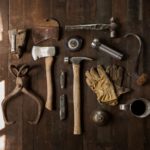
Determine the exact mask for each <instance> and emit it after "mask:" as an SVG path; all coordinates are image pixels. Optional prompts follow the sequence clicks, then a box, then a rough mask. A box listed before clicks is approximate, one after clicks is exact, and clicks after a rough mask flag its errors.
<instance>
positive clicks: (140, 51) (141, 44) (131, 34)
mask: <svg viewBox="0 0 150 150" xmlns="http://www.w3.org/2000/svg"><path fill="white" fill-rule="evenodd" d="M129 36H133V37H135V38H136V39H137V40H138V42H139V49H138V55H137V58H136V64H135V70H134V71H135V73H136V74H138V71H139V64H140V63H139V60H140V55H141V53H142V50H143V43H142V40H141V38H140V37H139V36H138V35H137V34H134V33H127V34H125V35H124V38H127V37H129Z"/></svg>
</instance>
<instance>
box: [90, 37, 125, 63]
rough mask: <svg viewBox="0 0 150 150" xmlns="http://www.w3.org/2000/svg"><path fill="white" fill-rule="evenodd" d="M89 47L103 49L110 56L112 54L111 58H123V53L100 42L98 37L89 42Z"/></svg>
mask: <svg viewBox="0 0 150 150" xmlns="http://www.w3.org/2000/svg"><path fill="white" fill-rule="evenodd" d="M91 47H92V48H94V49H98V50H100V51H103V52H105V53H107V54H109V55H110V56H112V57H113V58H116V59H119V60H121V59H122V58H123V54H121V53H120V52H117V51H116V50H113V49H112V48H110V47H108V46H106V45H104V44H102V43H101V42H100V41H99V39H97V38H95V39H93V41H92V43H91Z"/></svg>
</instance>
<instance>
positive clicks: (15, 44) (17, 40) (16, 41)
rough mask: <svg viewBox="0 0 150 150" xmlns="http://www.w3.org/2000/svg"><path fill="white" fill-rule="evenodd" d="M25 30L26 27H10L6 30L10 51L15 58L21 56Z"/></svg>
mask: <svg viewBox="0 0 150 150" xmlns="http://www.w3.org/2000/svg"><path fill="white" fill-rule="evenodd" d="M26 32H27V31H26V29H11V30H9V31H8V34H9V41H10V44H11V53H13V54H15V56H16V57H17V58H20V57H21V56H22V53H23V52H22V51H23V48H24V44H25V38H26Z"/></svg>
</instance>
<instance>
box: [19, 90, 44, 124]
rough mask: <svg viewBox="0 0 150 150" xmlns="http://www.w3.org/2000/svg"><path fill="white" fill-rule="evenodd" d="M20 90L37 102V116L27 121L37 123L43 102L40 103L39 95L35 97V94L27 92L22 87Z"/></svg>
mask: <svg viewBox="0 0 150 150" xmlns="http://www.w3.org/2000/svg"><path fill="white" fill-rule="evenodd" d="M22 92H23V93H24V94H26V95H28V96H29V97H31V98H32V99H33V100H34V101H35V103H36V104H37V106H38V113H37V116H36V118H35V120H33V121H28V123H29V124H37V123H38V122H39V120H40V117H41V114H42V108H43V104H42V101H41V100H40V98H39V97H37V96H36V95H35V94H33V93H32V92H31V91H30V92H29V91H28V90H27V89H25V88H23V89H22Z"/></svg>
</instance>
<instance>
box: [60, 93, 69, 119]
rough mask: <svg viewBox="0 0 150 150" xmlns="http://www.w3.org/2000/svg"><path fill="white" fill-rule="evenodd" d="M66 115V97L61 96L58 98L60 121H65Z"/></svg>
mask: <svg viewBox="0 0 150 150" xmlns="http://www.w3.org/2000/svg"><path fill="white" fill-rule="evenodd" d="M66 114H67V101H66V95H65V94H63V95H61V96H60V111H59V116H60V120H64V119H66Z"/></svg>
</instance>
